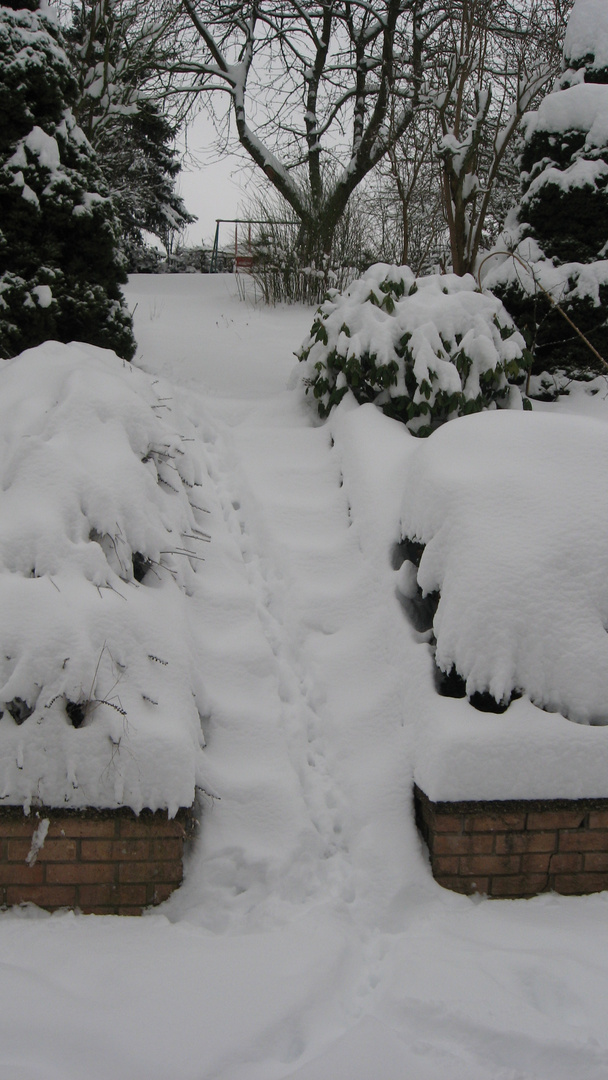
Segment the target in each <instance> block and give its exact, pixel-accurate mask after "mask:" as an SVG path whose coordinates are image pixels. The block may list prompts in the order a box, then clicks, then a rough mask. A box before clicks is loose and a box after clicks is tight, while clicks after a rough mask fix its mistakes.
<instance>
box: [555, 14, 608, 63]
mask: <svg viewBox="0 0 608 1080" xmlns="http://www.w3.org/2000/svg"><path fill="white" fill-rule="evenodd" d="M590 56H592V57H594V61H593V64H592V65H591V68H592V69H595V70H599V69H601V68H605V67H608V4H606V0H575V4H574V7H573V8H572V12H571V14H570V18H569V19H568V26H567V27H566V37H565V40H564V60H565V62H566V64H567V65H569V66H572V67H578V66H579V64H580V62H581V60H585V59H586V58H587V57H590Z"/></svg>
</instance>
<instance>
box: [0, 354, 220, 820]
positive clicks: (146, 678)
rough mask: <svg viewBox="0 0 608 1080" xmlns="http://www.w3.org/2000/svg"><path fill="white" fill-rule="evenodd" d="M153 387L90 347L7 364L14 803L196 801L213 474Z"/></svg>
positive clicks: (0, 722)
mask: <svg viewBox="0 0 608 1080" xmlns="http://www.w3.org/2000/svg"><path fill="white" fill-rule="evenodd" d="M154 387H155V384H154V383H153V381H152V379H151V378H150V377H149V376H148V375H146V374H144V373H143V372H141V371H139V370H137V369H134V368H132V367H131V365H130V364H126V363H125V362H124V361H122V360H119V359H118V357H117V356H116V355H115V354H114V353H111V352H109V351H106V350H102V349H98V348H96V347H95V346H89V345H74V344H72V345H69V346H66V345H60V344H59V343H57V342H47V343H46V344H44V345H41V346H39V347H37V348H35V349H31V350H29V351H27V352H25V353H23V354H22V355H21V356H19V357H17V358H15V359H13V360H9V361H3V362H0V432H1V436H0V609H1V611H2V621H1V625H0V712H1V713H2V715H1V716H0V805H2V804H4V803H6V804H25V805H29V804H30V803H32V802H34V803H35V802H40V803H43V804H46V805H51V806H66V805H67V806H74V807H78V806H102V807H113V806H119V805H126V806H130V807H132V808H133V809H134V810H136V811H139V810H140V809H141V808H142V807H144V806H146V807H150V808H151V809H158V808H164V807H167V808H168V809H169V811H170V812H171V813H174V812H175V811H176V810H177V809H178V807H179V806H187V805H190V804H191V803H192V801H193V797H194V787H195V780H196V769H197V761H198V760H199V755H200V746H201V744H202V734H201V724H200V716H199V711H203V707H202V693H203V691H202V688H201V683H200V673H199V671H198V664H197V658H196V656H195V652H194V645H193V642H192V637H193V635H192V633H191V632H189V617H190V616H189V612H190V607H191V605H192V603H193V601H192V600H190V599H188V598H189V597H190V596H191V595H192V594H194V593H196V589H197V578H196V574H197V571H198V570H199V569H200V568H202V567H203V565H204V564H203V562H202V557H203V554H204V550H205V541H206V534H205V532H204V528H205V522H206V515H205V512H204V511H205V507H204V501H203V500H204V497H205V495H204V491H203V490H202V488H201V485H204V484H205V483H207V482H208V479H207V474H206V471H205V470H204V467H203V464H202V457H201V456H200V454H199V449H198V446H199V444H198V442H197V439H196V436H195V432H194V431H193V430H191V429H190V427H189V426H188V424H187V422H186V421H185V420H184V419H183V418H182V417H180V416H179V414H178V411H177V409H176V406H175V404H174V403H169V402H168V400H167V399H166V398H163V397H159V396H158V394H159V393H160V394H162V390H161V391H155V388H154ZM197 706H198V707H197Z"/></svg>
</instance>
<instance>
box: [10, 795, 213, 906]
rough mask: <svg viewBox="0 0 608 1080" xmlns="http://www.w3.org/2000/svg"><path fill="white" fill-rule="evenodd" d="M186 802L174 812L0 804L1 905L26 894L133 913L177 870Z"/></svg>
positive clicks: (171, 883)
mask: <svg viewBox="0 0 608 1080" xmlns="http://www.w3.org/2000/svg"><path fill="white" fill-rule="evenodd" d="M45 818H48V819H49V822H50V824H49V828H48V832H47V835H46V839H45V842H44V844H43V846H42V847H41V849H40V850H39V852H38V854H37V856H36V859H35V861H33V863H32V865H31V866H30V865H28V863H27V861H26V859H27V857H28V855H29V854H30V851H31V848H32V836H33V834H34V832H35V830H36V829H37V828H38V826H39V825H40V822H41V821H43V820H44V819H45ZM192 828H193V817H192V813H191V811H190V810H185V809H184V810H180V811H179V812H178V814H177V815H176V817H175V818H172V819H169V818H168V817H167V815H166V813H163V812H162V811H157V812H155V813H153V812H152V811H149V810H148V811H146V810H144V811H142V813H141V814H140V815H139V816H136V815H135V814H134V813H133V812H132V811H130V810H127V809H120V810H106V811H99V810H83V811H79V810H55V809H49V808H44V807H43V808H40V809H38V810H36V811H31V812H30V814H29V815H27V816H26V815H24V813H23V811H22V810H21V808H18V807H7V806H5V807H1V808H0V907H6V906H11V905H14V904H22V903H27V902H31V903H34V904H37V905H38V906H39V907H43V908H46V909H47V910H49V911H53V910H56V909H57V908H63V907H70V908H75V909H78V910H80V911H82V912H84V913H86V914H97V915H140V914H141V912H142V911H143V909H144V908H145V907H148V906H149V905H151V904H160V903H162V901H163V900H166V899H167V898H168V897H169V896H170V895H171V893H172V892H173V891H174V890H175V889H177V888H178V886H179V885H180V883H181V881H182V877H183V852H184V841H185V840H186V839H187V837H188V836H189V835H190V833H191V831H192Z"/></svg>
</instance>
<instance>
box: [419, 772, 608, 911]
mask: <svg viewBox="0 0 608 1080" xmlns="http://www.w3.org/2000/svg"><path fill="white" fill-rule="evenodd" d="M414 799H415V805H416V821H417V824H418V828H419V829H420V832H421V833H422V835H423V837H424V839H425V841H426V843H427V845H428V848H429V853H430V857H431V868H432V871H433V876H434V878H435V880H436V881H438V882H439V884H440V885H443V886H444V888H446V889H453V890H454V891H455V892H461V893H484V894H486V895H487V896H492V897H525V896H536V895H537V894H538V893H541V892H548V891H550V890H553V891H555V892H558V893H566V894H582V893H592V892H600V891H602V890H603V889H608V799H581V800H569V799H568V800H567V799H556V800H546V801H509V802H485V803H475V802H461V803H449V802H437V803H433V802H431V801H430V800H429V799H428V798H427V796H426V795H425V794H424V792H423V791H421V790H420V789H419V788H415V789H414Z"/></svg>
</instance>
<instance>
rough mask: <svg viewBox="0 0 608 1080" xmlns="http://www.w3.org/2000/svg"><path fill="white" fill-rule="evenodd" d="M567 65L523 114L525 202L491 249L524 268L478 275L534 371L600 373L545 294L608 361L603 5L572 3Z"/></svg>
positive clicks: (607, 73) (606, 29) (607, 7)
mask: <svg viewBox="0 0 608 1080" xmlns="http://www.w3.org/2000/svg"><path fill="white" fill-rule="evenodd" d="M564 64H565V70H564V73H563V75H562V76H561V78H560V80H559V83H558V85H557V86H556V88H555V89H554V91H553V92H552V93H550V94H548V95H547V97H546V98H544V100H543V101H542V102H541V104H540V107H539V108H538V109H537V110H536V111H535V112H532V113H530V114H529V115H528V117H527V122H526V127H525V144H524V148H523V153H522V158H521V169H522V196H521V199H520V203H519V206H518V207H517V208H516V210H515V212H512V214H511V215H510V217H509V218H508V219H507V223H506V227H505V231H504V233H503V236H502V237H501V239H500V241H499V243H498V245H497V250H500V249H503V250H504V248H505V246H507V247H508V250H510V251H513V252H514V253H515V255H516V256H518V257H519V259H521V260H522V262H520V261H518V259H515V258H508V259H505V260H503V262H502V264H501V265H500V266H499V267H498V268H494V267H492V268H491V269H490V272H489V273H488V275H487V276H486V277H485V278H484V285H485V286H486V287H489V288H491V289H492V290H493V291H494V292H495V293H497V294H498V295H499V296H500V298H501V300H502V301H503V303H504V304H505V307H506V308H507V310H508V311H509V313H510V314H511V315H512V317H513V318H514V320H515V322H516V323H517V325H518V327H519V329H520V330H521V331H522V332H524V334H525V335H526V337H527V338H528V341H529V344H530V346H531V349H532V352H533V356H534V367H533V370H534V371H535V372H537V373H539V372H541V371H543V370H548V371H553V370H560V369H565V370H566V371H569V372H570V373H571V374H572V373H576V372H577V371H578V372H581V371H588V370H604V369H603V367H602V365H601V362H600V361H599V360H598V359H597V358H596V357H594V354H593V352H592V351H591V350H590V349H589V348H588V346H587V345H586V344H585V342H584V341H583V340H582V339H581V338H580V337H579V336H578V335H577V334H576V331H575V330H573V328H572V327H571V326H570V325H569V324H568V323H567V321H566V320H565V319H564V318H563V316H562V315H561V314H560V313H559V311H558V310H557V309H556V308H555V307H554V306H552V305H551V302H550V301H549V299H548V298H547V297H546V295H545V294H544V293H543V291H542V290H543V289H545V290H547V292H549V293H550V294H551V296H552V298H553V299H554V300H555V301H556V302H557V303H558V304H559V305H560V306H561V307H562V308H563V310H564V311H565V312H566V313H567V314H568V316H569V317H570V319H572V321H573V322H574V323H575V325H576V326H577V327H578V328H579V330H580V331H581V332H582V333H583V334H584V335H585V336H586V337H587V338H588V340H589V341H590V342H591V344H592V345H593V346H594V347H595V349H597V351H598V352H599V353H600V355H601V356H603V357H604V358H605V359H606V360H608V259H607V256H608V3H606V0H575V4H574V7H573V9H572V13H571V16H570V20H569V23H568V28H567V32H566V39H565V46H564ZM496 258H497V260H498V256H497V257H496ZM490 265H491V264H490ZM528 267H529V269H528ZM541 287H542V288H541Z"/></svg>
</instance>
